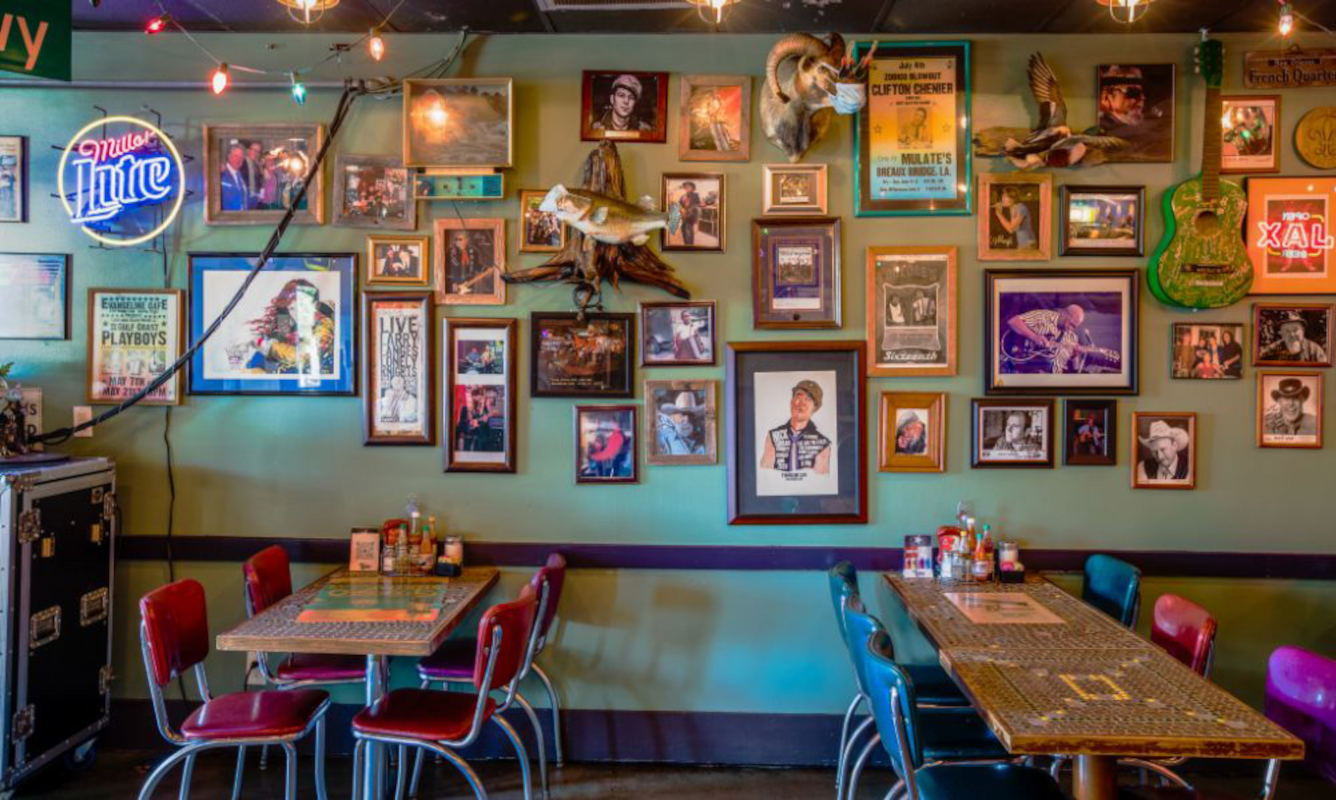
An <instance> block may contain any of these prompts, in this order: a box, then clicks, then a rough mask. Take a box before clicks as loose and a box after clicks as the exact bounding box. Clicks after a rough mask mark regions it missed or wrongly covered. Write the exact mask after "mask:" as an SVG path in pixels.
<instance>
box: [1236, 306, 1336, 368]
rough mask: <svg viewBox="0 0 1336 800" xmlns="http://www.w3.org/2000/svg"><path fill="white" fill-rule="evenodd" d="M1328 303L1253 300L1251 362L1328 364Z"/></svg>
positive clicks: (1329, 323) (1277, 364)
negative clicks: (1258, 301) (1255, 301)
mask: <svg viewBox="0 0 1336 800" xmlns="http://www.w3.org/2000/svg"><path fill="white" fill-rule="evenodd" d="M1332 310H1333V306H1332V305H1331V304H1330V303H1254V304H1253V364H1255V365H1257V366H1259V367H1330V366H1331V328H1332Z"/></svg>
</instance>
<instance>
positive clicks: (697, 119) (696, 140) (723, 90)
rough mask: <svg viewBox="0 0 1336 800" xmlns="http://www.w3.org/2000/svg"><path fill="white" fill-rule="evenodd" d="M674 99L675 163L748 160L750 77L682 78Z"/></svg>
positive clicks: (709, 76)
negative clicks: (676, 99) (675, 113)
mask: <svg viewBox="0 0 1336 800" xmlns="http://www.w3.org/2000/svg"><path fill="white" fill-rule="evenodd" d="M677 97H678V111H677V131H678V141H677V158H678V160H680V161H750V160H751V76H750V75H683V76H682V77H681V80H680V81H679V82H678V95H677Z"/></svg>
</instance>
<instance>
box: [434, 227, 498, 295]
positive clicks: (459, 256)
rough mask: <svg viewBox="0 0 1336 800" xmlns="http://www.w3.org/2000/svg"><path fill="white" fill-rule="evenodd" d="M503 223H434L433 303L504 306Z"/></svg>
mask: <svg viewBox="0 0 1336 800" xmlns="http://www.w3.org/2000/svg"><path fill="white" fill-rule="evenodd" d="M505 271H506V221H505V220H504V219H499V218H496V219H476V218H468V219H460V218H459V217H447V218H445V219H438V220H436V302H437V303H440V304H441V305H450V306H453V305H475V306H479V305H481V306H503V305H505V304H506V282H505V280H504V279H503V278H502V277H501V276H502V275H503V274H505Z"/></svg>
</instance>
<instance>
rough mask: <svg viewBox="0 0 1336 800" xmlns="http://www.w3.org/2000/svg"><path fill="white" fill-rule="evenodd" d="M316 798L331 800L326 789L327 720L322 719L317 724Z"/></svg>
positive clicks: (317, 799) (318, 799)
mask: <svg viewBox="0 0 1336 800" xmlns="http://www.w3.org/2000/svg"><path fill="white" fill-rule="evenodd" d="M315 796H316V800H329V793H328V789H327V788H326V787H325V718H324V717H323V716H321V717H320V719H319V720H317V721H316V723H315Z"/></svg>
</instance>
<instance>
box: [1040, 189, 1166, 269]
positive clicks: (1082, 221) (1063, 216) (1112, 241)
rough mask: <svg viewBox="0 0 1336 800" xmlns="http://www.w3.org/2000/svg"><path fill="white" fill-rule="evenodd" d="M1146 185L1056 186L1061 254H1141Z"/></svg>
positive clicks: (1144, 237) (1144, 238) (1142, 249)
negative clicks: (1057, 187)
mask: <svg viewBox="0 0 1336 800" xmlns="http://www.w3.org/2000/svg"><path fill="white" fill-rule="evenodd" d="M1145 217H1146V187H1144V186H1070V185H1063V186H1061V187H1059V189H1058V240H1059V249H1058V252H1059V254H1060V255H1064V256H1141V255H1145V252H1146V220H1145Z"/></svg>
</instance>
